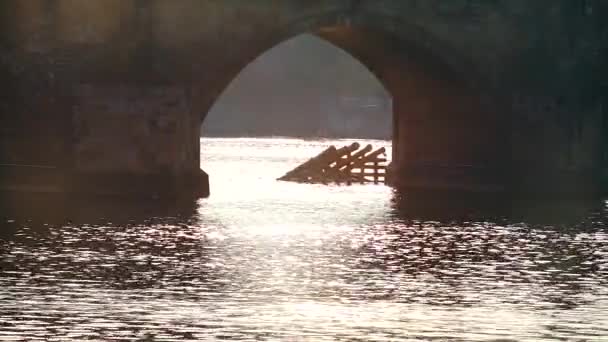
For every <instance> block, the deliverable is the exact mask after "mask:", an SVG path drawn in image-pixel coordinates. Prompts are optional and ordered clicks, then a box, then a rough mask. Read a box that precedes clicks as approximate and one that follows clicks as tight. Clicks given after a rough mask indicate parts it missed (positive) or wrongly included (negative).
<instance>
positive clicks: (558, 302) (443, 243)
mask: <svg viewBox="0 0 608 342" xmlns="http://www.w3.org/2000/svg"><path fill="white" fill-rule="evenodd" d="M347 143H350V141H346V140H345V141H303V140H295V139H203V140H202V142H201V144H202V145H201V148H202V158H201V159H202V164H203V168H204V169H205V170H206V171H207V172H208V173H209V174H210V176H211V182H212V184H211V192H212V196H211V197H210V198H208V199H202V200H198V201H197V202H188V201H186V202H171V203H166V202H154V201H136V202H134V201H129V200H78V201H60V200H56V199H41V198H29V197H28V198H26V199H25V200H23V199H21V200H20V201H17V199H15V201H14V203H13V205H11V206H10V207H5V208H3V212H1V215H0V218H1V219H2V223H1V225H0V227H1V228H0V340H19V341H21V340H27V341H35V340H50V341H66V340H74V341H81V340H125V341H134V340H147V341H152V340H158V341H172V340H193V341H194V340H213V339H215V340H221V339H225V340H283V341H346V340H348V341H351V340H355V341H356V340H360V341H395V340H411V341H415V340H438V341H444V340H450V341H555V340H563V341H606V340H608V338H607V336H608V228H607V227H606V224H608V218H607V217H606V212H607V209H606V204H605V203H604V202H602V201H589V202H546V201H545V202H532V201H513V200H505V199H500V198H464V197H459V198H438V197H436V196H424V197H421V196H413V195H408V194H397V193H394V192H393V191H392V190H391V189H390V188H387V187H384V186H378V185H376V186H374V185H353V186H324V185H305V184H294V183H286V182H277V181H275V178H277V177H280V176H281V175H282V174H283V173H285V172H286V171H288V170H289V169H291V168H292V167H294V166H296V165H298V164H299V163H300V162H302V161H304V160H306V159H308V158H310V157H311V156H313V155H314V154H316V153H318V152H320V151H321V150H323V149H324V148H325V147H327V146H328V145H329V144H336V145H343V144H347ZM363 143H367V141H363ZM370 143H373V144H374V145H376V146H387V143H386V142H381V141H370ZM387 147H388V146H387ZM389 154H390V153H389ZM23 203H25V205H24V204H23Z"/></svg>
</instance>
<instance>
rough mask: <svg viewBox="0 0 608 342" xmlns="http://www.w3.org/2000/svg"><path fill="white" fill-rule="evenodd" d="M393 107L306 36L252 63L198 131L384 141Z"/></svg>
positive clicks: (374, 83) (345, 60)
mask: <svg viewBox="0 0 608 342" xmlns="http://www.w3.org/2000/svg"><path fill="white" fill-rule="evenodd" d="M391 103H392V101H391V97H390V94H388V92H387V91H386V90H385V89H384V87H383V85H382V84H381V83H380V82H379V81H378V80H377V79H376V77H375V76H374V75H373V74H372V73H371V72H370V71H369V70H368V69H367V68H366V67H365V66H363V65H362V64H361V63H360V62H359V61H357V60H356V59H354V58H353V57H352V56H351V55H349V54H348V53H346V52H345V51H343V50H341V49H339V48H337V47H335V46H334V45H331V44H330V43H328V42H326V41H324V40H322V39H320V38H318V37H316V36H313V35H308V34H306V35H300V36H297V37H295V38H293V39H291V40H288V41H285V42H283V43H282V44H279V45H277V46H276V47H274V48H273V49H271V50H269V51H267V52H266V53H264V54H263V55H261V56H260V57H258V58H257V59H256V60H254V61H253V62H252V63H251V64H249V65H248V66H247V67H246V68H245V69H244V70H243V71H242V72H241V73H240V74H239V75H238V77H237V78H235V79H234V80H233V82H232V83H231V84H230V85H229V86H228V88H227V89H226V90H225V91H224V93H223V94H222V95H221V96H220V98H219V99H218V101H217V102H216V103H215V105H214V106H213V108H212V109H211V111H210V112H209V114H208V116H207V118H206V119H205V121H204V123H203V127H202V130H201V133H202V135H203V136H292V137H336V138H340V137H353V138H374V139H389V138H390V137H391V122H392V119H391V117H392V105H391Z"/></svg>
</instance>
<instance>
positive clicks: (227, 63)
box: [0, 0, 608, 194]
mask: <svg viewBox="0 0 608 342" xmlns="http://www.w3.org/2000/svg"><path fill="white" fill-rule="evenodd" d="M606 15H608V3H607V2H606V1H603V0H535V1H529V0H256V1H250V0H88V1H82V0H28V1H21V0H6V1H2V2H1V3H0V26H1V28H0V35H1V36H0V44H1V45H0V49H1V50H0V51H1V53H2V55H1V56H0V58H1V59H0V75H1V76H2V80H3V81H2V94H1V95H0V96H2V101H0V126H1V128H0V130H1V137H2V140H1V142H0V158H1V159H0V164H5V165H6V164H12V165H24V164H27V165H42V166H51V167H56V168H57V169H58V170H59V171H58V176H57V177H56V182H57V184H59V187H60V188H61V189H63V190H65V191H85V192H89V191H92V192H109V193H122V192H134V193H142V192H143V193H145V192H154V193H156V192H158V193H160V192H169V193H176V192H177V193H179V192H182V191H183V190H184V189H193V188H197V189H200V191H198V192H199V193H200V194H205V193H207V191H208V186H207V181H206V179H205V175H204V172H202V171H200V160H199V159H200V153H199V148H200V147H199V127H200V124H201V121H202V120H204V118H205V115H206V113H207V112H208V110H209V108H210V107H211V106H212V105H213V103H214V101H215V100H216V99H217V98H218V97H219V95H220V94H221V92H222V91H223V89H225V87H226V86H227V85H228V84H229V82H230V81H231V80H233V79H234V78H235V76H236V75H237V74H238V73H239V72H240V70H242V69H243V68H244V67H245V66H246V65H247V64H248V63H249V62H250V61H252V60H253V59H255V58H256V57H257V56H259V55H260V54H262V53H263V52H265V51H267V50H268V49H270V48H272V47H273V46H275V45H277V44H279V43H280V42H282V41H285V40H286V39H289V38H291V37H294V36H296V35H298V34H302V33H313V34H316V35H318V36H320V37H321V38H323V39H326V40H327V41H329V42H331V43H333V44H334V45H336V46H337V47H340V48H342V49H344V50H345V51H347V52H349V53H350V54H351V55H352V56H354V57H355V58H357V59H359V60H360V61H361V62H362V63H363V64H365V65H366V66H367V67H368V68H369V70H370V71H371V72H373V73H374V74H375V75H376V76H377V78H378V79H379V80H380V81H381V82H383V84H384V85H385V86H386V88H387V90H388V91H389V92H390V93H391V95H392V96H393V101H394V119H393V127H394V129H393V139H394V142H393V146H394V149H393V150H394V152H393V170H392V179H393V183H394V184H395V186H398V187H406V188H439V189H453V188H464V189H493V188H504V189H507V190H512V191H525V192H529V191H532V192H540V193H547V192H552V193H553V192H566V193H569V192H585V193H586V192H592V191H596V190H597V189H599V184H600V182H601V180H602V177H603V170H604V169H605V166H606V153H605V152H604V151H605V150H606V147H607V141H606V137H607V135H606V131H607V126H608V120H606V118H607V110H606V107H607V105H608V103H607V99H606V93H607V86H608V83H607V82H608V67H607V65H606V61H607V60H608V53H607V46H608V21H607V20H605V17H606ZM268 124H269V125H271V124H272V123H270V122H269V123H268ZM203 166H204V161H203ZM6 168H7V167H5V169H6ZM14 168H17V167H16V166H15V167H14ZM45 172H46V171H45ZM25 173H28V172H25ZM15 174H16V176H15ZM21 174H22V172H20V171H18V170H15V169H13V170H12V171H9V172H4V173H2V175H3V178H4V179H3V180H2V179H0V182H4V183H8V184H15V183H18V182H19V180H18V178H20V176H19V175H21ZM212 177H213V175H211V179H213V178H212ZM26 178H27V177H26ZM33 178H36V177H33ZM51 178H52V177H51ZM151 184H154V186H151ZM216 190H217V191H221V189H216Z"/></svg>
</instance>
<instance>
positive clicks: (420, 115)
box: [203, 16, 510, 188]
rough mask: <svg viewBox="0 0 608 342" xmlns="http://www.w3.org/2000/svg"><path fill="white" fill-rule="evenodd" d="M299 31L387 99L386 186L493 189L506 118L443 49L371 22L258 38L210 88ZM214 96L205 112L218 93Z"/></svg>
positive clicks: (311, 26) (469, 71)
mask: <svg viewBox="0 0 608 342" xmlns="http://www.w3.org/2000/svg"><path fill="white" fill-rule="evenodd" d="M388 26H389V27H390V26H391V24H390V23H389V25H388ZM303 29H304V30H305V31H304V32H310V33H312V34H314V35H315V36H316V37H319V38H321V39H323V40H324V41H326V42H328V43H330V44H332V45H333V46H335V47H337V48H339V49H341V50H343V51H344V52H345V53H348V54H349V55H350V56H352V58H354V59H356V60H357V61H359V62H360V63H361V64H362V65H364V66H365V67H366V68H367V69H368V70H369V71H370V72H371V73H372V74H373V75H374V76H375V77H376V79H377V80H378V81H379V82H380V83H381V84H382V85H383V86H384V88H385V89H386V92H387V93H389V94H390V95H391V97H392V102H391V107H392V108H391V109H392V113H393V118H392V120H391V121H392V122H391V126H392V129H391V130H392V132H391V136H392V146H393V148H392V156H391V157H392V158H391V159H392V164H393V165H392V166H393V172H394V174H395V175H396V176H395V177H393V179H396V180H398V181H399V182H397V183H395V184H394V185H396V186H399V187H401V186H410V185H412V186H414V187H423V188H427V187H435V186H439V187H448V188H450V187H453V186H459V187H460V186H464V187H465V188H471V187H477V186H478V185H479V184H481V185H479V186H481V187H482V188H496V187H500V186H501V184H503V183H504V179H503V178H502V177H503V175H502V174H501V173H500V172H496V170H497V169H500V167H501V164H502V163H504V162H505V161H506V160H505V159H508V158H505V156H508V155H509V153H510V152H509V150H508V145H509V144H508V141H509V136H508V132H507V130H504V129H503V128H504V127H507V126H506V125H505V124H506V122H505V120H506V119H505V116H504V115H501V114H499V110H498V109H497V108H496V107H495V103H494V101H493V99H492V98H491V97H490V96H489V95H487V92H484V91H483V90H482V89H481V88H480V85H481V84H484V82H486V81H484V80H483V79H482V77H480V76H479V75H480V73H479V72H477V71H476V70H475V68H474V67H471V65H470V64H467V63H466V62H462V61H463V60H464V59H463V58H461V57H459V56H456V55H445V53H446V52H447V51H450V50H449V49H448V48H445V47H442V46H441V44H439V43H436V42H432V43H430V44H426V45H425V44H424V43H421V42H420V41H417V40H415V39H414V40H412V39H407V37H403V36H401V35H400V34H399V32H396V31H395V30H391V29H386V27H385V28H382V27H380V24H379V23H378V21H377V20H376V21H373V20H372V22H371V24H370V23H369V22H366V23H363V22H362V19H361V18H360V17H351V18H350V19H348V20H345V19H344V18H343V17H340V16H337V17H335V18H333V19H327V18H321V19H317V20H314V21H313V22H306V21H304V22H302V23H297V24H295V25H292V26H291V27H290V28H289V29H287V30H286V31H285V32H282V34H279V35H278V37H279V38H276V37H274V39H268V40H264V39H262V41H264V42H265V43H260V44H259V45H257V48H253V49H251V51H255V53H253V54H244V55H243V56H242V58H241V59H240V61H241V62H240V63H234V64H231V65H233V67H227V68H226V69H225V70H226V72H225V73H224V76H223V77H219V78H218V79H219V80H220V81H219V83H218V84H220V86H219V87H218V88H219V89H225V88H227V87H228V91H230V87H229V86H227V85H228V84H230V82H232V81H233V80H234V79H235V75H238V74H239V72H240V71H241V70H242V69H243V66H244V65H249V63H251V61H252V60H255V58H254V57H257V56H259V54H260V50H262V51H264V49H266V48H267V47H268V45H269V44H268V42H269V41H272V42H276V41H284V40H285V39H283V38H285V37H286V38H293V36H294V35H296V36H297V34H301V32H302V30H303ZM287 41H288V42H289V40H287ZM427 43H428V41H427ZM433 44H438V45H433ZM271 46H274V45H271ZM442 53H443V54H442ZM228 64H230V63H228ZM237 77H238V76H237ZM485 84H487V83H485ZM214 94H216V95H214V96H213V98H212V101H209V102H210V104H209V105H208V106H207V107H206V108H207V109H209V108H214V107H212V106H213V104H214V103H217V100H218V99H219V98H221V95H219V94H222V93H221V92H219V91H215V92H214ZM214 109H217V108H214ZM208 112H211V113H213V110H211V111H204V112H203V119H204V118H205V116H206V114H207V113H208ZM203 165H204V162H203ZM402 181H403V182H402ZM402 183H403V184H402ZM482 183H483V184H482ZM463 184H464V185H463Z"/></svg>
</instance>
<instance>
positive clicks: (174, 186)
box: [65, 84, 209, 196]
mask: <svg viewBox="0 0 608 342" xmlns="http://www.w3.org/2000/svg"><path fill="white" fill-rule="evenodd" d="M74 102H75V106H74V110H73V118H72V131H73V137H72V138H73V140H72V145H71V148H72V151H71V153H72V156H73V157H72V160H73V164H72V165H71V168H70V170H69V172H68V175H69V176H68V177H67V179H66V184H65V186H66V189H67V191H69V192H86V193H100V194H139V195H150V196H163V195H171V196H181V195H196V196H208V195H209V180H208V176H207V174H206V173H205V172H204V171H202V170H200V146H199V145H200V143H199V127H200V117H199V116H198V115H196V114H195V113H193V112H192V110H191V101H190V98H189V94H188V91H187V89H186V88H185V87H183V86H179V85H171V84H152V85H151V84H146V85H140V84H118V85H116V84H109V85H108V84H82V85H79V86H77V87H76V89H75V90H74Z"/></svg>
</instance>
